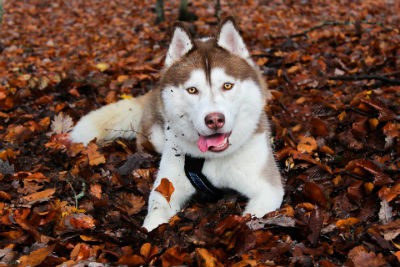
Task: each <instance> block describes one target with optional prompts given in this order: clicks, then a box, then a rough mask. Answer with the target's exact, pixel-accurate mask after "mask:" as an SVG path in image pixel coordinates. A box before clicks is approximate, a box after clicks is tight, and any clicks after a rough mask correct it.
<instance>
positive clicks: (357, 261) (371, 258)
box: [348, 246, 387, 267]
mask: <svg viewBox="0 0 400 267" xmlns="http://www.w3.org/2000/svg"><path fill="white" fill-rule="evenodd" d="M348 257H349V259H350V260H351V261H352V262H353V264H354V266H357V267H379V266H386V264H387V262H386V260H385V259H384V257H383V256H382V254H378V255H376V254H375V253H374V252H372V251H371V252H368V251H367V249H366V248H365V247H364V246H357V247H354V248H353V249H352V250H350V252H349V254H348Z"/></svg>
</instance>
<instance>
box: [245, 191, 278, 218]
mask: <svg viewBox="0 0 400 267" xmlns="http://www.w3.org/2000/svg"><path fill="white" fill-rule="evenodd" d="M282 200H283V191H282V192H280V190H277V192H275V193H269V194H262V195H259V196H258V197H255V198H251V199H250V200H249V203H248V204H247V206H246V209H245V210H244V212H243V215H245V214H251V215H254V216H256V217H258V218H261V217H263V216H264V215H265V214H267V213H269V212H271V211H274V210H276V209H278V208H279V207H280V206H281V203H282Z"/></svg>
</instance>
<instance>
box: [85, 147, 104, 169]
mask: <svg viewBox="0 0 400 267" xmlns="http://www.w3.org/2000/svg"><path fill="white" fill-rule="evenodd" d="M86 152H87V156H88V158H89V165H90V166H97V165H100V164H103V163H105V162H106V158H105V157H104V155H103V154H101V153H100V152H99V151H98V146H97V145H96V143H94V142H90V143H89V144H88V146H87V150H86Z"/></svg>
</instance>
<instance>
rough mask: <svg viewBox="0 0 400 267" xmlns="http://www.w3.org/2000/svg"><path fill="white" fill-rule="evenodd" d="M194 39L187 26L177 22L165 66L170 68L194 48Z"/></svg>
mask: <svg viewBox="0 0 400 267" xmlns="http://www.w3.org/2000/svg"><path fill="white" fill-rule="evenodd" d="M193 46H194V45H193V39H192V37H191V36H190V33H189V32H188V31H187V29H186V28H185V26H184V25H183V24H182V23H180V22H176V23H175V26H174V33H173V35H172V40H171V44H170V45H169V48H168V52H167V57H166V58H165V66H167V67H169V66H171V65H172V64H173V63H175V62H176V61H178V60H179V59H181V58H182V57H183V56H184V55H185V54H187V53H188V52H189V51H190V50H191V49H192V48H193Z"/></svg>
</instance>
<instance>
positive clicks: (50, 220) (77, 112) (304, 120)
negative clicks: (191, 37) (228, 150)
mask: <svg viewBox="0 0 400 267" xmlns="http://www.w3.org/2000/svg"><path fill="white" fill-rule="evenodd" d="M153 2H154V3H155V1H137V0H134V1H132V0H129V1H128V0H117V1H97V0H74V1H62V0H52V1H50V0H29V1H22V0H18V1H5V3H4V14H3V21H2V24H1V32H0V266H87V265H90V266H116V265H125V266H142V265H145V266H147V265H155V266H177V265H186V266H235V267H244V266H323V267H333V266H343V265H345V266H369V267H374V266H399V265H400V172H399V169H400V140H399V138H400V137H399V135H400V32H399V29H400V5H399V2H398V1H395V0H386V1H384V0H374V1H372V0H365V1H362V0H355V1H317V0H304V1H300V0H294V1H289V0H287V1H285V0H271V1H263V0H253V1H221V12H220V14H219V16H220V17H221V18H223V17H226V16H228V15H232V16H234V17H235V18H236V19H237V23H238V25H239V27H240V29H241V32H242V34H243V37H244V39H245V41H246V43H247V45H248V47H249V50H250V51H251V53H252V57H253V59H254V61H255V62H256V63H257V64H258V65H259V66H260V68H261V70H262V71H263V74H264V77H265V80H266V81H267V83H268V86H269V88H270V89H271V92H272V99H271V100H270V101H269V103H268V105H267V106H266V109H265V111H266V113H267V114H268V116H269V118H270V120H271V123H272V128H273V146H274V150H275V152H276V159H277V161H278V164H279V166H280V169H281V173H282V176H283V177H284V179H285V181H286V187H285V190H286V194H285V197H284V203H283V204H282V208H281V209H279V210H277V211H276V212H272V213H270V214H267V215H266V216H265V217H264V218H261V219H256V218H250V217H242V216H240V214H241V212H242V210H243V207H244V206H245V205H246V200H245V199H243V198H242V197H240V196H237V195H235V194H232V195H229V196H226V197H224V198H223V199H221V200H219V201H214V202H213V201H206V202H202V201H198V200H196V199H193V201H191V202H190V203H188V205H187V206H186V207H185V208H184V209H183V210H182V211H181V212H180V213H178V214H177V215H176V216H175V217H173V218H172V220H171V221H170V222H169V224H164V225H162V226H160V227H158V228H157V229H155V230H154V231H152V232H150V233H148V232H146V230H145V229H143V228H141V224H142V222H143V219H144V216H145V215H146V208H147V198H148V195H149V191H150V189H151V186H152V183H153V181H154V177H155V173H156V171H157V163H158V161H159V156H158V155H147V154H139V153H136V147H135V144H134V142H133V141H127V140H122V139H121V140H117V141H115V142H113V143H111V144H108V145H105V146H98V145H96V144H95V143H91V144H90V145H89V146H88V147H83V146H82V145H72V144H68V142H66V141H65V140H66V138H67V137H68V131H69V130H70V129H71V127H72V125H73V123H74V122H76V121H77V120H78V119H79V118H81V117H82V116H83V115H84V114H87V113H88V112H89V111H91V110H94V109H96V108H98V107H100V106H103V105H105V104H108V103H112V102H115V101H117V100H118V99H121V98H127V97H131V96H137V95H141V94H144V93H145V92H147V91H148V90H151V88H153V87H155V86H157V82H158V78H159V76H160V74H159V73H160V70H161V69H162V66H163V60H164V56H165V53H166V49H167V47H168V42H169V40H170V35H169V33H170V29H171V25H172V24H173V22H174V21H175V20H176V18H177V13H178V5H179V3H178V1H165V15H166V22H163V23H160V24H155V20H156V16H155V7H154V3H153ZM171 2H173V3H171ZM192 2H193V3H192V4H191V5H190V11H192V12H194V13H195V14H196V15H197V16H198V19H197V20H196V21H194V22H192V23H190V24H189V25H191V26H190V29H191V30H193V31H194V32H195V33H196V34H197V35H196V36H207V35H210V34H212V33H213V32H215V30H216V28H217V25H218V21H219V20H218V18H217V17H216V15H215V6H214V4H215V3H214V2H213V1H205V0H201V1H192ZM243 164H246V162H244V163H243Z"/></svg>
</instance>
